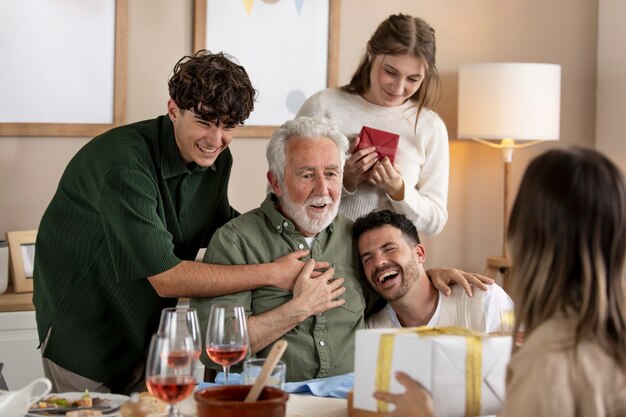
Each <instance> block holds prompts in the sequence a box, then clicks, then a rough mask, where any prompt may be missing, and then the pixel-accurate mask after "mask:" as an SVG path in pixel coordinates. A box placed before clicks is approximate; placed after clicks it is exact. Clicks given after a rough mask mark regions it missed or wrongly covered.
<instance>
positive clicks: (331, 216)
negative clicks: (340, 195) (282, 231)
mask: <svg viewBox="0 0 626 417" xmlns="http://www.w3.org/2000/svg"><path fill="white" fill-rule="evenodd" d="M321 204H328V205H330V208H329V210H328V211H327V212H326V214H323V215H311V214H310V213H309V212H308V211H307V207H308V206H310V205H321ZM280 205H281V208H282V210H283V214H284V215H285V216H287V217H289V218H290V219H291V220H292V221H293V222H294V223H295V224H296V226H297V227H298V228H300V229H302V230H304V231H306V232H308V233H312V234H318V233H319V232H321V231H322V230H324V229H326V228H327V227H328V226H329V225H330V224H331V223H332V222H333V220H335V217H337V212H338V211H339V200H337V201H335V202H333V200H332V198H330V196H326V197H311V198H308V199H307V200H306V201H305V202H304V204H303V205H299V204H296V203H294V202H293V201H292V200H291V198H290V197H289V194H288V193H287V192H286V191H285V192H284V193H283V195H282V196H281V197H280Z"/></svg>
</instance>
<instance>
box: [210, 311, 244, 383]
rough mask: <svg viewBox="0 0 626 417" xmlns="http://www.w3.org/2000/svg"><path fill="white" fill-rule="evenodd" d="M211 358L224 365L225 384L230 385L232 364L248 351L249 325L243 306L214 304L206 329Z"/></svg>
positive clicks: (242, 357)
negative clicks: (229, 376) (229, 375)
mask: <svg viewBox="0 0 626 417" xmlns="http://www.w3.org/2000/svg"><path fill="white" fill-rule="evenodd" d="M206 351H207V355H209V358H210V359H211V360H212V361H213V362H215V363H217V364H220V365H222V368H223V369H224V385H228V371H229V370H230V366H231V365H234V364H236V363H237V362H240V361H241V360H243V359H244V358H245V356H246V353H247V352H248V325H247V322H246V313H245V310H244V309H243V306H240V305H236V304H213V305H212V306H211V312H210V313H209V323H208V325H207V330H206Z"/></svg>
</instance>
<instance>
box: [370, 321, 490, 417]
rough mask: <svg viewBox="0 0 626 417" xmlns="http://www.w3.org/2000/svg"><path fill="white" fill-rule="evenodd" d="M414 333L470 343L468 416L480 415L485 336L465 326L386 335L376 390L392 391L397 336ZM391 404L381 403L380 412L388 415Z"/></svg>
mask: <svg viewBox="0 0 626 417" xmlns="http://www.w3.org/2000/svg"><path fill="white" fill-rule="evenodd" d="M406 333H414V334H417V335H419V336H440V335H446V336H463V337H464V338H465V343H466V345H467V346H466V354H465V415H466V416H468V417H469V416H477V415H479V414H480V399H481V387H482V372H481V368H482V336H483V335H482V334H481V333H478V332H475V331H473V330H471V329H465V328H461V327H440V328H432V327H426V326H422V327H414V328H404V329H398V330H396V331H395V332H394V333H386V334H382V335H381V337H380V344H379V346H378V360H377V364H376V390H378V391H389V386H390V385H391V362H392V358H393V345H394V337H395V336H396V335H398V334H406ZM388 407H389V404H388V403H386V402H384V401H377V408H378V411H379V412H387V411H388V410H389V408H388Z"/></svg>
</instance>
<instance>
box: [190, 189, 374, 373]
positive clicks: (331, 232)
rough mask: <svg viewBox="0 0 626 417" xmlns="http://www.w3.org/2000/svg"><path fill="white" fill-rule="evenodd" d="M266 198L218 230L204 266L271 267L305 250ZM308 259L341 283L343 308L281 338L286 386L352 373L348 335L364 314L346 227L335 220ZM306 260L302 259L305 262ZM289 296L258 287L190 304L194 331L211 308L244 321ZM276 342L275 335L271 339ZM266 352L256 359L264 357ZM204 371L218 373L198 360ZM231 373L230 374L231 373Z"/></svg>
mask: <svg viewBox="0 0 626 417" xmlns="http://www.w3.org/2000/svg"><path fill="white" fill-rule="evenodd" d="M275 204H276V203H275V200H274V198H273V195H272V194H270V195H268V197H267V198H266V199H265V201H264V202H263V204H262V205H261V207H260V208H257V209H255V210H252V211H250V212H248V213H245V214H243V215H241V216H239V217H237V218H236V219H234V220H232V221H230V222H229V223H227V224H226V225H224V226H223V227H222V228H220V229H219V230H218V231H217V232H216V233H215V234H214V235H213V238H212V239H211V242H210V244H209V246H208V248H207V251H206V254H205V257H204V261H205V262H209V263H216V264H229V265H231V264H232V265H240V264H256V263H266V262H271V261H273V260H274V259H276V258H278V257H280V256H282V255H285V254H287V253H289V252H292V251H294V250H298V249H303V248H308V244H307V242H306V241H305V239H304V236H303V235H302V234H301V233H299V232H298V231H296V229H295V226H294V224H293V222H292V221H291V220H289V219H287V218H286V217H284V216H283V215H282V214H281V213H279V212H278V211H277V210H276V207H275ZM310 249H311V254H310V255H311V256H312V257H313V258H314V259H315V260H318V261H327V262H329V263H330V264H331V265H332V266H333V268H334V269H335V276H336V277H342V278H344V279H345V283H344V286H345V287H346V292H345V293H344V294H343V296H342V298H345V300H346V302H345V304H343V305H342V306H341V307H337V308H334V309H331V310H328V311H326V312H324V313H322V314H318V315H316V316H312V317H309V318H307V319H306V320H304V321H303V322H302V323H300V324H299V325H298V326H296V327H295V328H293V329H292V330H290V331H289V332H288V333H286V334H285V335H284V336H282V338H283V339H284V340H286V341H287V342H288V343H289V346H288V348H287V351H286V352H285V354H284V355H283V358H282V360H283V361H284V362H285V363H286V364H287V380H288V381H303V380H307V379H312V378H321V377H327V376H333V375H340V374H344V373H348V372H352V371H353V370H354V332H355V331H356V330H357V329H359V328H361V327H362V326H363V314H364V310H365V299H364V292H363V289H362V287H361V284H360V282H361V278H360V276H359V274H360V269H355V266H358V265H359V263H357V262H359V260H358V258H357V253H356V250H355V243H354V240H353V237H352V221H350V220H349V219H347V218H345V217H343V216H341V215H339V216H337V218H335V220H334V221H333V223H332V224H331V225H330V226H328V227H327V228H326V230H323V231H322V232H320V233H319V234H318V235H317V237H316V239H315V241H314V242H313V244H312V247H311V248H310ZM307 258H308V257H307ZM292 296H293V294H292V293H291V292H290V291H286V290H282V289H278V288H274V287H262V288H258V289H256V290H253V291H245V292H240V293H237V294H232V295H228V296H223V297H215V298H203V299H194V300H191V306H192V307H195V308H196V309H198V315H199V318H200V326H201V329H202V330H203V331H205V330H206V326H207V322H208V316H209V312H210V309H211V304H214V303H220V302H234V303H238V304H241V305H243V306H244V308H245V309H246V312H247V314H248V315H252V314H261V313H264V312H266V311H268V310H272V309H274V308H276V307H278V306H280V305H282V304H284V303H286V302H287V301H289V300H291V298H292ZM276 337H277V338H280V337H281V335H276ZM270 348H271V346H269V347H267V348H265V349H263V350H261V351H260V352H258V353H257V356H258V357H265V356H267V354H268V353H269V350H270ZM202 361H203V363H204V364H205V365H207V366H209V367H213V368H217V369H220V367H219V366H218V365H216V364H214V363H212V362H211V361H210V359H209V358H208V357H207V356H206V355H205V354H203V357H202ZM233 370H234V371H236V369H233Z"/></svg>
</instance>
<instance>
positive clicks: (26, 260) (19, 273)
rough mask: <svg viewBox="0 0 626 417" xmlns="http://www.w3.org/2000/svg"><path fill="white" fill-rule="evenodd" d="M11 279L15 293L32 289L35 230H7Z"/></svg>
mask: <svg viewBox="0 0 626 417" xmlns="http://www.w3.org/2000/svg"><path fill="white" fill-rule="evenodd" d="M7 240H8V242H9V254H10V257H11V263H10V266H11V268H10V269H11V279H12V280H13V288H14V290H15V292H16V293H22V292H32V291H33V266H34V264H35V241H36V240H37V230H24V231H14V232H7Z"/></svg>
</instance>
